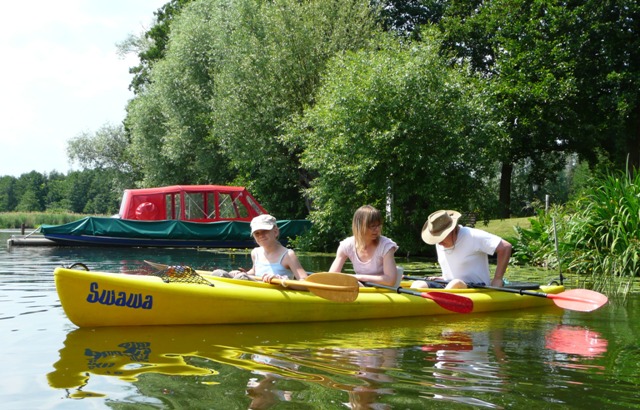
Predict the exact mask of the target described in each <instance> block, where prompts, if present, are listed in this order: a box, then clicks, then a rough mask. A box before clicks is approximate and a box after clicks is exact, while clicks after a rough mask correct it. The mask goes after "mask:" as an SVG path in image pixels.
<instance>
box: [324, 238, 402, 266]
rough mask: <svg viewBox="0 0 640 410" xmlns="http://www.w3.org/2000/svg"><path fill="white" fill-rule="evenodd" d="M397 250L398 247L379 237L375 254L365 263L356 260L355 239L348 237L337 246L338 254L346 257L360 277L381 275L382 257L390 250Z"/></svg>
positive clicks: (389, 240)
mask: <svg viewBox="0 0 640 410" xmlns="http://www.w3.org/2000/svg"><path fill="white" fill-rule="evenodd" d="M392 249H393V250H394V251H395V250H398V245H397V244H396V243H395V242H394V241H392V240H391V239H389V238H387V237H386V236H381V237H380V242H379V243H378V247H377V248H376V253H375V254H374V255H373V258H371V260H369V261H367V262H362V261H361V260H360V258H358V253H357V252H356V239H355V238H354V237H353V236H350V237H348V238H347V239H345V240H343V241H342V242H340V246H338V252H337V253H338V254H340V253H344V254H345V255H347V257H348V258H349V260H350V261H351V264H352V265H353V270H354V271H355V272H356V273H357V274H360V275H383V274H384V272H383V259H384V255H386V254H387V252H389V251H390V250H392Z"/></svg>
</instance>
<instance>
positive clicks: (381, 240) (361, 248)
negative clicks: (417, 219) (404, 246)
mask: <svg viewBox="0 0 640 410" xmlns="http://www.w3.org/2000/svg"><path fill="white" fill-rule="evenodd" d="M351 229H352V231H353V236H350V237H349V238H347V239H345V240H343V241H342V242H340V246H338V251H337V252H336V258H335V260H334V261H333V263H332V264H331V267H330V268H329V272H340V271H342V267H343V266H344V263H345V262H346V261H347V259H349V260H350V261H351V264H352V265H353V270H354V271H355V272H356V274H355V277H356V278H357V279H358V280H359V281H360V282H375V283H379V284H382V285H387V286H398V284H399V283H400V281H401V280H402V275H400V274H398V268H397V266H396V261H395V259H394V256H395V253H396V251H397V250H398V245H397V244H396V243H395V242H394V241H392V240H391V239H389V238H387V237H386V236H382V214H381V213H380V211H378V210H377V209H376V208H374V207H372V206H371V205H364V206H361V207H360V208H358V209H357V210H356V212H355V213H354V215H353V222H352V224H351Z"/></svg>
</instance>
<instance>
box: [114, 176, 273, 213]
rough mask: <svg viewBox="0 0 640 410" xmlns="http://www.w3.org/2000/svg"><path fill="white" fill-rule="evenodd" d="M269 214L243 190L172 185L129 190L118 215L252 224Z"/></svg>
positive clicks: (232, 187) (234, 187)
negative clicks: (252, 220) (258, 218)
mask: <svg viewBox="0 0 640 410" xmlns="http://www.w3.org/2000/svg"><path fill="white" fill-rule="evenodd" d="M266 213H267V211H266V210H265V209H264V208H263V207H262V206H261V205H260V204H259V203H258V201H256V200H255V198H254V197H253V196H252V195H251V194H250V193H249V191H247V189H246V188H244V187H237V186H225V185H173V186H167V187H161V188H144V189H126V190H125V191H124V195H123V197H122V203H121V204H120V212H119V213H118V216H119V217H120V218H121V219H134V220H140V221H162V220H179V221H190V222H218V221H251V219H253V218H254V217H256V216H258V215H260V214H266Z"/></svg>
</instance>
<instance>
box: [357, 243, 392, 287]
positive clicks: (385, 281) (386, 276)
mask: <svg viewBox="0 0 640 410" xmlns="http://www.w3.org/2000/svg"><path fill="white" fill-rule="evenodd" d="M395 253H396V248H392V249H390V250H389V252H387V253H386V254H385V255H384V258H383V259H382V272H383V273H382V276H380V275H360V274H356V275H355V277H356V279H358V280H359V281H360V282H375V283H379V284H381V285H387V286H395V284H396V279H397V277H398V267H397V266H396V260H395V259H394V255H395Z"/></svg>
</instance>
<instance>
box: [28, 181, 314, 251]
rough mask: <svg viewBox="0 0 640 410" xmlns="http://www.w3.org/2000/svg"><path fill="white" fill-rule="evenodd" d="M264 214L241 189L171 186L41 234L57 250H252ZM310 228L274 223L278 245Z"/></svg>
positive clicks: (128, 194) (128, 193) (139, 192)
mask: <svg viewBox="0 0 640 410" xmlns="http://www.w3.org/2000/svg"><path fill="white" fill-rule="evenodd" d="M265 213H267V211H266V210H265V209H264V208H263V207H262V205H260V203H259V202H258V201H257V200H256V199H255V198H254V197H253V196H252V195H251V194H250V193H249V191H247V189H246V188H244V187H238V186H224V185H172V186H166V187H159V188H144V189H127V190H125V191H124V194H123V197H122V202H121V204H120V211H119V213H118V215H116V216H114V217H112V218H106V217H86V218H82V219H79V220H77V221H74V222H70V223H68V224H64V225H43V226H41V227H40V231H41V232H42V234H43V236H44V237H45V238H47V239H49V240H51V241H54V242H55V243H56V244H60V245H76V246H79V245H99V246H142V247H147V246H153V247H155V246H159V247H207V248H251V247H254V246H256V244H255V241H254V240H253V238H252V237H251V234H250V232H251V230H250V228H249V223H250V222H251V219H253V218H254V217H255V216H258V215H261V214H265ZM310 226H311V223H310V221H308V220H287V219H283V220H279V221H278V227H279V228H280V241H281V242H282V243H284V244H286V243H287V242H288V241H289V240H290V239H291V238H294V237H296V236H298V235H301V234H303V233H304V232H305V231H307V230H308V229H309V228H310Z"/></svg>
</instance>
